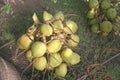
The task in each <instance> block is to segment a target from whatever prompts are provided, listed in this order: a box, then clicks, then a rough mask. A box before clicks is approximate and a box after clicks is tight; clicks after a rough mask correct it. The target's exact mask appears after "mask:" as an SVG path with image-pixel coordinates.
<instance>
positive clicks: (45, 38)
mask: <svg viewBox="0 0 120 80" xmlns="http://www.w3.org/2000/svg"><path fill="white" fill-rule="evenodd" d="M32 18H33V21H34V24H33V25H32V26H31V27H29V28H28V30H27V32H26V33H25V34H23V35H22V36H21V37H19V39H18V40H17V45H18V47H19V48H20V49H21V50H26V58H27V60H28V61H29V62H30V63H33V66H34V68H35V69H36V70H39V71H44V70H54V72H55V75H57V76H59V77H65V75H66V74H67V71H68V70H67V69H68V67H69V66H73V65H75V64H78V63H79V62H80V55H78V54H77V53H76V52H74V51H73V50H72V49H73V48H75V47H76V46H78V44H79V40H80V39H79V36H78V35H77V34H76V31H77V30H78V25H77V24H76V23H75V22H74V21H72V20H65V16H64V14H63V12H61V11H59V12H57V13H56V14H55V15H54V16H53V15H52V14H50V13H48V12H47V11H44V12H43V22H40V20H39V19H38V17H37V15H36V13H34V14H33V17H32Z"/></svg>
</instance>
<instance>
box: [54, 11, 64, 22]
mask: <svg viewBox="0 0 120 80" xmlns="http://www.w3.org/2000/svg"><path fill="white" fill-rule="evenodd" d="M54 18H55V19H61V20H62V21H63V20H64V18H65V17H64V14H63V12H62V11H59V12H57V13H56V14H55V16H54Z"/></svg>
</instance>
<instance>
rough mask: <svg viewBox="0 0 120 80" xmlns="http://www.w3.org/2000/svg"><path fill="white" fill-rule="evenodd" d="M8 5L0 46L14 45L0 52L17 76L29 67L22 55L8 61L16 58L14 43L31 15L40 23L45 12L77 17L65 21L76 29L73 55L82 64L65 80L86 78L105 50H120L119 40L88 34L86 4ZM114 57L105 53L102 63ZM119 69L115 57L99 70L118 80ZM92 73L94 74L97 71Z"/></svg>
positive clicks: (68, 0)
mask: <svg viewBox="0 0 120 80" xmlns="http://www.w3.org/2000/svg"><path fill="white" fill-rule="evenodd" d="M8 1H9V0H8ZM9 3H10V4H11V5H12V10H13V11H12V12H11V13H10V14H7V13H2V14H1V15H2V16H1V18H0V24H1V26H0V28H1V29H0V35H1V36H0V42H1V43H0V45H1V46H2V45H3V44H5V43H8V42H9V41H12V40H15V41H14V42H13V43H12V44H11V45H9V46H7V47H4V48H3V49H1V50H0V56H2V57H4V58H5V59H6V60H8V61H9V62H11V63H13V64H14V65H15V66H16V68H17V69H18V71H19V72H21V70H23V69H24V68H25V67H26V66H27V65H28V63H27V61H26V60H25V58H24V57H23V56H24V55H22V57H19V58H17V60H19V61H16V62H15V61H14V60H12V59H11V57H13V56H14V55H15V53H16V50H17V46H16V39H17V38H18V37H19V36H20V35H21V34H23V33H24V32H25V31H26V29H27V28H28V27H29V26H31V25H32V23H33V21H32V18H31V17H32V14H33V12H36V13H37V14H38V16H40V17H39V19H40V20H41V18H42V16H41V15H42V13H43V11H45V10H47V11H49V12H50V13H52V14H55V13H56V12H58V11H63V12H64V14H65V15H68V14H76V15H77V16H70V17H67V18H68V19H71V20H74V21H75V22H76V23H77V24H78V26H79V30H78V32H77V34H78V35H79V37H80V43H79V46H78V49H77V50H75V51H76V52H77V53H78V54H79V55H81V62H80V63H79V64H78V65H75V66H73V68H72V69H70V70H69V73H68V74H67V76H66V77H65V80H79V79H80V77H81V76H82V75H84V74H86V67H87V66H88V65H89V64H93V63H98V61H97V60H98V56H99V54H100V52H101V51H103V50H104V49H105V48H118V49H120V36H118V35H114V34H113V33H110V35H109V36H107V37H103V36H101V35H98V34H94V33H92V32H91V31H90V29H89V26H88V23H87V18H86V12H87V10H88V3H87V1H86V0H47V1H44V0H39V1H37V0H34V1H32V0H11V2H10V1H9ZM115 54H117V53H116V52H113V51H109V52H107V54H105V55H104V57H105V59H104V60H106V59H108V58H110V57H112V56H113V55H115ZM119 67H120V59H119V57H117V58H115V59H114V60H112V61H110V62H109V63H107V64H106V65H103V66H102V67H100V69H101V70H104V71H107V72H108V73H109V74H110V75H111V77H112V78H113V80H120V74H119V73H120V69H119ZM94 70H95V71H96V70H97V69H94ZM28 74H31V70H30V69H29V70H27V71H26V73H25V75H26V76H25V77H26V78H29V77H30V76H28ZM34 74H35V75H34V77H37V78H35V80H39V79H38V78H41V76H40V75H39V74H38V72H37V71H36V73H34ZM46 76H47V77H48V78H45V80H53V75H52V74H49V75H46ZM23 80H24V79H23ZM25 80H26V79H25ZM56 80H58V78H57V79H56ZM60 80H64V79H60ZM96 80H98V79H96Z"/></svg>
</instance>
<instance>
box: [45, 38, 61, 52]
mask: <svg viewBox="0 0 120 80" xmlns="http://www.w3.org/2000/svg"><path fill="white" fill-rule="evenodd" d="M61 47H62V44H61V41H60V40H59V39H53V40H51V41H50V42H49V43H48V45H47V49H48V51H49V52H50V53H56V52H58V51H59V50H60V49H61Z"/></svg>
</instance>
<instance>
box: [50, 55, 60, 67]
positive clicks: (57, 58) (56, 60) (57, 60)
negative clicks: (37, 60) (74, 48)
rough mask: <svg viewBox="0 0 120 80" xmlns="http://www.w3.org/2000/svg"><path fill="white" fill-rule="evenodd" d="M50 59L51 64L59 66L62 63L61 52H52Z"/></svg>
mask: <svg viewBox="0 0 120 80" xmlns="http://www.w3.org/2000/svg"><path fill="white" fill-rule="evenodd" d="M49 60H50V61H49V62H50V63H49V64H50V66H51V67H53V68H54V67H57V66H59V65H60V64H61V63H62V58H61V56H60V54H59V53H54V54H51V55H50V57H49Z"/></svg>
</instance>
